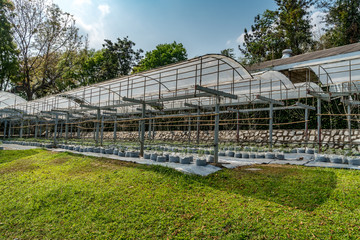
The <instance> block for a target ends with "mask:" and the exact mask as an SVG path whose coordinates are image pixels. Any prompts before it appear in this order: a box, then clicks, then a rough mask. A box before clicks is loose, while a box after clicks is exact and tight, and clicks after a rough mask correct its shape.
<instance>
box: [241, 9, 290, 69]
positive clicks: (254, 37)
mask: <svg viewBox="0 0 360 240" xmlns="http://www.w3.org/2000/svg"><path fill="white" fill-rule="evenodd" d="M278 26H279V21H278V12H277V11H271V10H266V11H265V12H264V13H263V14H261V15H260V14H259V15H257V16H256V17H255V19H254V25H251V30H250V31H248V30H247V29H246V28H245V29H244V33H245V34H244V43H243V48H242V47H241V46H239V50H240V51H241V53H242V54H244V59H246V60H245V63H248V64H252V63H256V62H261V61H266V60H270V59H276V58H279V57H281V52H282V50H283V49H284V48H285V46H286V45H285V41H284V33H283V31H278Z"/></svg>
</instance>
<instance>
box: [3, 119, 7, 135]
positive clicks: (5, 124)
mask: <svg viewBox="0 0 360 240" xmlns="http://www.w3.org/2000/svg"><path fill="white" fill-rule="evenodd" d="M6 128H7V121H6V120H5V123H4V139H5V138H6Z"/></svg>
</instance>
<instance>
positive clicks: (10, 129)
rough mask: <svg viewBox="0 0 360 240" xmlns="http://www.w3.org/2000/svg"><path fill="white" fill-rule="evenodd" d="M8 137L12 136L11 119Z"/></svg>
mask: <svg viewBox="0 0 360 240" xmlns="http://www.w3.org/2000/svg"><path fill="white" fill-rule="evenodd" d="M8 138H11V121H9V133H8Z"/></svg>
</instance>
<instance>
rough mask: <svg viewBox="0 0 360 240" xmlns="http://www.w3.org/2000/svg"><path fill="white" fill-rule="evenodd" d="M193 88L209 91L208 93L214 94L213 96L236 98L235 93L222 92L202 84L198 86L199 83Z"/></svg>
mask: <svg viewBox="0 0 360 240" xmlns="http://www.w3.org/2000/svg"><path fill="white" fill-rule="evenodd" d="M195 90H197V91H202V92H206V93H209V94H212V95H215V96H222V97H227V98H231V99H237V98H238V96H237V95H234V94H231V93H227V92H223V91H218V90H215V89H211V88H208V87H203V86H200V85H195Z"/></svg>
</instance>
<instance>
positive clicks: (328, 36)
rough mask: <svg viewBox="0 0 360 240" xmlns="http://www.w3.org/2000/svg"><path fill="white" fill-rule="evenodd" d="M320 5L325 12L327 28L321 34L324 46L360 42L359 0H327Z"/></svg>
mask: <svg viewBox="0 0 360 240" xmlns="http://www.w3.org/2000/svg"><path fill="white" fill-rule="evenodd" d="M320 7H322V8H323V9H324V11H325V12H326V13H327V14H326V15H325V19H324V20H325V23H326V24H327V26H328V28H327V29H326V33H325V35H324V36H323V38H324V40H325V47H327V48H329V47H337V46H342V45H346V44H351V43H357V42H360V1H359V0H327V1H322V2H321V4H320Z"/></svg>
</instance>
